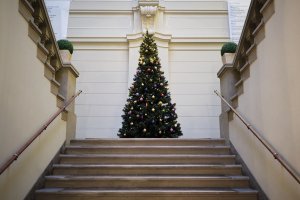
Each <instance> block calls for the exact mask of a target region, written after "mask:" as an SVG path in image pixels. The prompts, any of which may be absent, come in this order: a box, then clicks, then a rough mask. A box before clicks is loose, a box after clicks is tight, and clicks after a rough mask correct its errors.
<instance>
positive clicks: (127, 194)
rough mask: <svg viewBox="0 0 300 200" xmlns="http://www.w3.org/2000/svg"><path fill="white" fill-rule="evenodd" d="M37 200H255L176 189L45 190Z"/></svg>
mask: <svg viewBox="0 0 300 200" xmlns="http://www.w3.org/2000/svg"><path fill="white" fill-rule="evenodd" d="M36 199H37V200H53V199H55V200H99V199H105V200H220V199H222V200H257V192H256V191H254V190H251V189H176V190H164V189H154V190H149V189H145V190H135V189H133V190H124V189H122V190H120V189H115V190H113V189H111V190H100V189H94V190H86V189H81V190H78V189H63V188H46V189H41V190H37V191H36Z"/></svg>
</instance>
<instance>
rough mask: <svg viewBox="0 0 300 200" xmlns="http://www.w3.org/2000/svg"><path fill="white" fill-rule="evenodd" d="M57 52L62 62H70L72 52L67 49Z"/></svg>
mask: <svg viewBox="0 0 300 200" xmlns="http://www.w3.org/2000/svg"><path fill="white" fill-rule="evenodd" d="M59 53H60V56H61V59H62V61H63V63H64V64H70V63H71V58H72V54H71V53H70V51H69V50H59Z"/></svg>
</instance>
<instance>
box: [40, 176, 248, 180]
mask: <svg viewBox="0 0 300 200" xmlns="http://www.w3.org/2000/svg"><path fill="white" fill-rule="evenodd" d="M45 178H46V179H49V180H50V179H57V180H105V179H108V180H119V179H125V180H127V179H130V180H134V179H135V180H142V179H148V180H175V179H177V180H178V179H186V180H210V179H213V180H215V179H220V180H225V179H230V180H249V177H248V176H238V175H237V176H199V175H198V176H195V175H194V176H182V175H177V176H176V175H175V176H167V175H161V176H149V175H147V176H143V175H141V176H128V175H127V176H126V175H125V176H107V175H103V176H79V175H75V176H72V175H71V176H70V175H51V176H46V177H45Z"/></svg>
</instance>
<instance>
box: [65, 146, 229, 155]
mask: <svg viewBox="0 0 300 200" xmlns="http://www.w3.org/2000/svg"><path fill="white" fill-rule="evenodd" d="M66 153H67V154H161V155H163V154H173V155H174V154H175V155H180V154H190V155H200V154H214V155H228V154H229V153H230V152H229V148H186V149H185V148H74V147H72V148H66Z"/></svg>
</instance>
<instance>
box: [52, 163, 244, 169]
mask: <svg viewBox="0 0 300 200" xmlns="http://www.w3.org/2000/svg"><path fill="white" fill-rule="evenodd" d="M53 167H54V168H55V167H70V168H72V167H75V168H76V167H90V168H94V167H110V168H111V167H124V168H136V167H145V168H153V167H162V168H169V167H171V168H176V167H184V168H188V167H211V168H232V167H234V168H241V167H242V166H241V165H238V164H233V165H227V164H225V165H224V164H213V165H210V164H159V165H158V164H153V165H149V164H147V165H144V164H54V165H53Z"/></svg>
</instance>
